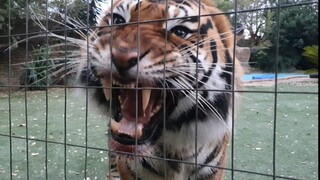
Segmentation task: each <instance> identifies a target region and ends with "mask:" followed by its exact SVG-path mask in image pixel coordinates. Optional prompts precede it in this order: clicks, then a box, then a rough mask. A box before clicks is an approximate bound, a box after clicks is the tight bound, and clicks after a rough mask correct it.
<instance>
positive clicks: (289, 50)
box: [259, 4, 318, 71]
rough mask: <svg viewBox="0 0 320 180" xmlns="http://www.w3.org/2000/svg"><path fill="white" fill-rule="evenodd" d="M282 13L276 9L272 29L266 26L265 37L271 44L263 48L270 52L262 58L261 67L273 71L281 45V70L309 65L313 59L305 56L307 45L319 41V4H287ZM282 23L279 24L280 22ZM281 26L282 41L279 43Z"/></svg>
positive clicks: (307, 66)
mask: <svg viewBox="0 0 320 180" xmlns="http://www.w3.org/2000/svg"><path fill="white" fill-rule="evenodd" d="M277 16H278V15H277V14H276V13H274V15H273V16H272V18H271V20H272V23H271V24H270V25H271V27H270V28H269V29H265V31H264V32H263V33H264V36H263V40H269V41H270V42H271V46H270V47H269V48H268V49H267V50H263V51H264V52H265V53H266V54H267V56H266V57H264V58H262V59H260V60H259V66H260V68H262V69H264V70H269V71H273V70H274V61H275V57H276V49H277V48H279V50H278V52H279V57H278V58H279V59H278V69H279V70H280V71H284V70H288V69H292V68H297V69H308V68H309V65H310V64H309V63H308V61H306V59H305V58H304V57H303V56H302V52H303V48H304V47H306V46H310V45H317V44H318V8H317V6H316V4H311V5H299V6H293V7H290V8H283V9H281V11H280V17H279V23H277V21H278V17H277ZM278 24H279V25H280V27H279V28H277V25H278ZM277 29H279V45H277V43H278V40H277V37H278V34H277V33H278V32H277Z"/></svg>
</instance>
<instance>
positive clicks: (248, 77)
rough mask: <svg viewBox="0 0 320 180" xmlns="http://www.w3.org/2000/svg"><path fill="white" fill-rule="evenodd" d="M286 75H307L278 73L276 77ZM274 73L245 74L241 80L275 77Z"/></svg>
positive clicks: (302, 75) (304, 75)
mask: <svg viewBox="0 0 320 180" xmlns="http://www.w3.org/2000/svg"><path fill="white" fill-rule="evenodd" d="M288 77H308V75H306V74H289V73H279V74H278V76H277V78H278V79H280V78H288ZM275 78H276V74H274V73H266V74H265V73H263V74H261V73H260V74H258V73H256V74H245V75H243V76H242V80H243V81H252V80H269V79H275Z"/></svg>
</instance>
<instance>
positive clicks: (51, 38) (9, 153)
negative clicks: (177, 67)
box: [0, 0, 318, 179]
mask: <svg viewBox="0 0 320 180" xmlns="http://www.w3.org/2000/svg"><path fill="white" fill-rule="evenodd" d="M92 2H96V4H93V3H92ZM224 2H229V1H224ZM243 2H244V1H243ZM243 2H239V1H237V0H234V1H230V2H229V3H231V5H232V6H233V7H234V8H233V9H232V10H230V11H228V12H226V13H225V14H226V16H228V17H229V18H230V21H231V23H232V24H236V23H234V22H239V21H240V17H241V15H244V14H247V15H250V14H251V15H253V14H255V15H257V14H262V13H264V12H266V11H270V12H272V13H273V18H274V19H275V20H274V22H275V24H276V25H275V26H274V27H276V28H275V29H273V30H272V31H274V32H276V33H275V37H274V38H275V39H276V40H275V42H276V46H275V47H277V48H276V49H275V51H276V52H274V54H275V58H274V61H273V63H274V64H279V61H280V60H281V59H280V57H281V55H282V54H284V53H285V52H281V51H280V50H279V47H280V46H281V44H282V43H284V40H283V39H281V36H280V34H281V33H283V32H280V30H281V27H280V19H281V14H282V13H283V12H284V11H286V10H288V9H290V8H296V7H305V6H312V7H318V1H298V0H293V1H282V0H281V1H280V0H278V1H259V2H260V3H261V2H262V3H261V4H260V5H261V6H259V7H257V6H250V8H243V7H240V6H239V4H241V3H243ZM254 2H258V0H257V1H252V4H254ZM77 3H82V5H81V6H80V5H78V4H77ZM105 3H109V4H112V3H113V1H111V2H110V1H109V2H103V1H80V0H79V1H54V0H45V1H41V2H40V1H39V2H38V1H34V0H1V3H0V40H1V42H0V51H1V54H0V66H1V67H0V179H105V178H106V176H107V175H108V174H110V173H112V172H110V169H112V168H113V167H112V164H111V159H112V158H110V156H112V155H113V154H112V152H111V151H110V150H109V148H108V134H109V133H110V132H108V131H110V130H108V124H109V122H110V117H109V116H107V115H106V113H105V112H101V111H98V110H96V109H97V106H95V105H94V104H91V103H90V100H91V98H92V97H91V96H90V93H91V91H92V90H93V89H102V87H101V86H96V85H89V84H88V83H87V85H79V84H77V83H75V82H76V78H77V77H76V75H75V74H76V71H77V70H78V69H79V68H78V66H80V65H79V63H77V62H78V61H79V60H82V61H85V62H86V64H85V65H84V64H83V63H82V64H81V66H87V69H89V68H90V64H89V61H87V60H88V59H90V58H92V57H91V56H90V53H89V52H87V53H83V54H85V57H84V56H80V55H79V54H80V53H82V51H88V49H89V46H90V44H89V41H90V38H91V37H90V34H92V33H93V32H94V31H95V30H96V29H99V28H101V27H97V26H96V25H95V23H92V22H94V20H95V18H98V16H96V14H94V13H96V12H98V9H99V8H97V9H96V10H97V11H93V9H92V7H93V6H94V5H96V6H99V5H101V8H102V10H101V11H100V14H103V13H104V4H105ZM165 4H167V2H165ZM79 6H80V9H81V10H80V11H79V10H77V9H76V8H79ZM70 7H71V8H70ZM199 9H200V8H199ZM316 11H318V8H316ZM58 12H59V13H58ZM79 12H81V13H82V14H80V13H79ZM72 13H73V14H72ZM72 16H73V18H72ZM6 17H7V19H8V21H5V18H6ZM83 17H84V18H83ZM199 17H201V15H200V10H199ZM248 17H249V16H248ZM81 18H82V20H81ZM2 19H3V21H2ZM171 20H172V19H171ZM159 21H160V20H159ZM161 21H162V22H168V19H163V20H161ZM154 22H157V20H155V21H152V22H151V21H150V22H137V26H139V25H140V24H141V23H154ZM165 24H166V26H167V23H165ZM267 26H268V24H266V23H265V24H264V25H262V27H267ZM306 26H308V25H307V24H306ZM253 27H255V26H253ZM255 28H257V27H255ZM234 29H235V30H237V28H236V27H235V28H234ZM245 32H246V31H245ZM3 33H5V34H3ZM284 33H285V32H284ZM137 34H138V36H139V32H138V33H137ZM260 35H261V34H260ZM85 37H89V38H87V39H85ZM166 37H167V35H166ZM139 38H140V37H138V39H139ZM70 39H72V41H73V42H74V43H70ZM77 39H85V40H82V41H77ZM234 40H236V36H234ZM198 41H199V39H198ZM77 43H78V44H81V43H82V44H81V48H82V49H80V50H79V47H77V46H76V45H75V44H77ZM166 43H167V42H166ZM111 44H112V42H111ZM137 47H138V49H140V43H139V41H137ZM197 48H199V47H197ZM237 48H239V47H238V46H235V48H234V49H235V50H234V53H236V50H237ZM197 56H198V54H197ZM242 65H243V66H244V68H245V70H246V71H247V72H246V73H248V72H249V71H250V68H249V65H248V64H246V63H244V62H242ZM137 66H139V63H138V65H137ZM197 67H198V66H197ZM274 67H275V68H274V71H273V72H272V74H273V75H274V76H275V78H274V79H273V80H268V81H259V82H258V83H260V85H261V84H262V85H261V86H258V85H257V86H255V84H254V81H245V80H244V84H245V86H244V87H243V89H242V90H236V89H234V88H231V89H230V93H231V94H232V98H233V100H234V96H235V94H241V103H240V104H241V105H239V107H235V106H237V105H238V104H236V103H233V107H232V122H234V123H233V125H232V126H233V130H232V131H233V133H232V138H231V139H232V140H231V141H230V142H229V145H228V148H229V150H228V162H227V167H226V169H225V179H318V81H317V79H316V80H312V79H309V78H298V80H297V81H294V80H295V79H285V80H287V81H285V80H283V79H281V78H280V70H279V69H278V66H274ZM164 68H166V64H164ZM84 69H86V68H84ZM164 76H165V75H164ZM86 78H87V79H86V80H84V81H88V82H89V81H90V80H91V79H90V78H91V77H90V75H87V76H86ZM196 78H197V77H196ZM233 78H234V77H233ZM137 79H138V78H137ZM266 82H267V83H266ZM138 83H139V82H136V84H138ZM267 84H269V85H267ZM249 85H252V86H249ZM111 88H112V87H111ZM120 89H121V88H120ZM160 89H165V88H160ZM79 91H82V93H81V94H80V93H78V92H79ZM174 91H184V89H183V87H181V89H179V88H175V89H174ZM195 91H201V89H198V88H196V89H195ZM83 92H84V93H83ZM136 92H137V93H136V96H138V94H139V92H138V89H137V90H136ZM164 92H165V93H166V91H164ZM168 96H170V94H168ZM196 101H197V102H198V101H199V99H198V97H197V96H196ZM136 103H137V102H136ZM164 104H165V103H164ZM108 106H109V108H110V109H112V108H113V105H112V104H111V103H109V104H108ZM132 107H133V108H135V111H136V112H137V111H138V105H133V106H132ZM164 109H165V108H164ZM235 109H237V110H235ZM198 111H200V109H197V111H196V113H198ZM163 113H164V114H166V112H165V111H164V112H163ZM136 114H138V113H136ZM165 123H168V122H165ZM195 128H196V131H201V129H199V128H198V127H197V126H196V127H195ZM171 140H172V139H166V138H165V139H164V141H171ZM190 141H195V142H194V143H195V144H197V138H195V139H190ZM164 151H166V149H164ZM110 152H111V153H110ZM133 156H140V155H136V154H133ZM150 158H155V157H150ZM160 160H163V161H166V160H167V159H166V157H164V158H160ZM172 161H174V160H172ZM175 161H177V162H180V161H179V160H175ZM181 162H182V161H181ZM182 163H187V162H182ZM194 165H199V164H197V160H196V162H195V163H194Z"/></svg>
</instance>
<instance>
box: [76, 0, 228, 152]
mask: <svg viewBox="0 0 320 180" xmlns="http://www.w3.org/2000/svg"><path fill="white" fill-rule="evenodd" d="M199 13H200V16H199ZM216 13H220V11H218V10H217V9H215V8H213V7H209V6H207V5H206V4H205V3H199V2H198V1H191V0H186V1H182V0H181V1H178V0H176V1H173V0H168V1H164V0H163V1H162V0H140V1H137V0H118V1H115V2H114V4H113V5H112V7H111V8H110V9H109V10H107V11H105V12H104V16H103V18H102V20H101V22H100V23H99V29H98V30H97V31H96V33H94V34H93V35H92V36H91V37H90V38H89V46H88V47H89V50H88V52H89V62H88V63H87V62H84V63H83V64H82V65H81V70H80V72H81V73H80V79H81V81H82V82H83V83H88V84H89V85H95V86H99V87H101V89H99V88H98V89H96V90H95V92H94V95H95V96H96V98H97V102H98V103H100V104H104V105H105V106H102V108H109V109H110V114H111V116H112V120H111V123H110V129H111V137H112V138H111V140H110V146H111V147H112V148H113V149H115V150H118V151H125V152H138V153H139V152H140V153H142V152H145V151H146V149H147V148H148V147H150V146H153V145H155V144H156V143H157V141H158V140H159V139H160V138H161V136H162V133H163V130H173V129H177V128H181V126H183V124H185V123H186V124H188V123H189V122H188V121H190V120H189V119H191V118H192V117H193V116H195V115H194V114H197V115H198V116H199V117H201V116H203V115H205V114H207V113H208V112H209V114H210V113H212V114H213V116H215V117H218V119H220V120H221V121H223V122H222V123H225V125H226V126H228V122H226V120H225V119H226V117H227V113H228V110H226V112H225V111H223V110H221V109H222V108H225V109H228V105H225V104H224V103H222V104H221V106H220V107H216V106H217V105H218V104H215V103H218V102H217V97H219V96H218V95H219V94H221V93H222V92H220V91H221V90H222V91H228V90H231V84H232V82H231V81H232V73H233V56H232V55H231V54H232V53H230V52H232V46H233V45H232V40H233V35H232V32H231V31H230V27H229V24H228V23H227V21H226V19H225V17H224V16H223V15H221V14H220V15H219V14H216ZM219 21H225V22H223V24H221V22H219ZM88 72H89V73H88ZM84 74H86V75H88V74H90V76H89V77H88V76H85V75H84ZM215 97H216V98H215ZM225 98H226V99H224V100H227V101H229V99H228V98H229V97H225ZM194 106H197V107H198V110H196V111H197V113H196V111H194V110H193V109H192V107H194ZM183 113H186V114H185V115H184V116H185V118H184V120H182V122H181V121H177V120H176V118H177V117H178V116H179V117H180V116H181V114H183ZM188 114H190V115H191V116H192V117H189V116H188ZM182 119H183V118H182Z"/></svg>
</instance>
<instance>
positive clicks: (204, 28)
mask: <svg viewBox="0 0 320 180" xmlns="http://www.w3.org/2000/svg"><path fill="white" fill-rule="evenodd" d="M209 29H213V26H212V23H211V21H210V20H209V19H208V20H207V23H206V24H202V25H201V26H200V35H206V34H208V30H209Z"/></svg>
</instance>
